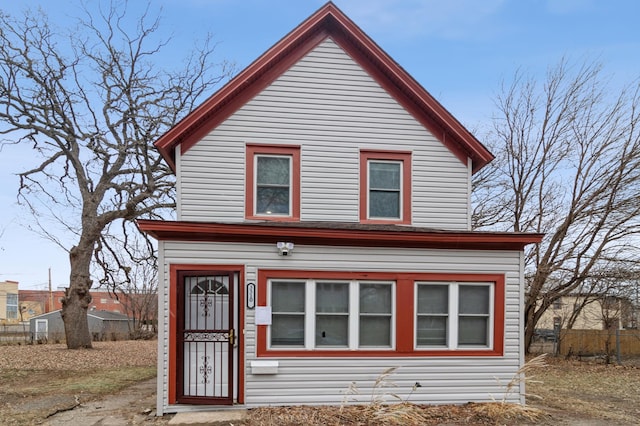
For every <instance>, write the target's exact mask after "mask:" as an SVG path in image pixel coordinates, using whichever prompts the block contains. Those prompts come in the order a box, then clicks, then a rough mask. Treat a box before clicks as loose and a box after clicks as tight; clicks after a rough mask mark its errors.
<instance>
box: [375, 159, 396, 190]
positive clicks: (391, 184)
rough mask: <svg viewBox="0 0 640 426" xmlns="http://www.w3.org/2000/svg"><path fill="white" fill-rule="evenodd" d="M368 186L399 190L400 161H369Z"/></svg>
mask: <svg viewBox="0 0 640 426" xmlns="http://www.w3.org/2000/svg"><path fill="white" fill-rule="evenodd" d="M369 188H370V189H395V190H398V191H399V190H400V163H377V162H375V161H370V162H369Z"/></svg>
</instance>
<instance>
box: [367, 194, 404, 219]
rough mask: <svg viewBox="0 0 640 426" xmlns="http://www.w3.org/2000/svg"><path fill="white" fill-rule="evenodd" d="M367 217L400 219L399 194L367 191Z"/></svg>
mask: <svg viewBox="0 0 640 426" xmlns="http://www.w3.org/2000/svg"><path fill="white" fill-rule="evenodd" d="M369 217H391V218H399V217H400V192H398V191H394V192H389V191H373V190H372V191H369Z"/></svg>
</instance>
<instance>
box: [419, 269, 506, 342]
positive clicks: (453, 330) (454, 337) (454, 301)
mask: <svg viewBox="0 0 640 426" xmlns="http://www.w3.org/2000/svg"><path fill="white" fill-rule="evenodd" d="M421 285H440V286H442V285H446V286H447V288H448V290H449V306H448V307H449V311H448V314H447V330H446V333H447V344H446V345H418V287H419V286H421ZM461 286H483V287H488V288H489V318H488V323H487V327H488V330H487V340H488V342H487V345H459V343H458V325H459V322H458V319H459V317H460V312H459V298H460V287H461ZM413 299H414V311H413V312H414V323H415V327H414V330H413V347H414V350H426V351H428V350H443V349H447V350H492V349H493V340H494V336H493V333H494V322H495V283H493V282H442V281H416V282H415V285H414V295H413ZM466 316H468V315H466Z"/></svg>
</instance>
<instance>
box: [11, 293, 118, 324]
mask: <svg viewBox="0 0 640 426" xmlns="http://www.w3.org/2000/svg"><path fill="white" fill-rule="evenodd" d="M91 296H92V297H93V300H92V301H91V305H89V309H92V310H93V309H95V310H99V311H109V312H118V313H121V314H125V315H127V314H128V312H127V307H126V306H125V304H123V303H122V300H123V295H118V298H116V296H115V295H114V294H113V293H109V292H108V291H92V292H91ZM18 297H19V300H20V309H21V311H22V320H23V321H28V320H29V319H30V318H32V317H34V316H36V315H40V314H44V313H47V312H52V311H56V310H58V309H62V298H63V297H64V290H55V291H52V292H49V291H48V290H20V291H19V296H18Z"/></svg>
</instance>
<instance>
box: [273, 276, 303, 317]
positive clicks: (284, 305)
mask: <svg viewBox="0 0 640 426" xmlns="http://www.w3.org/2000/svg"><path fill="white" fill-rule="evenodd" d="M304 288H305V283H303V282H286V281H278V282H274V283H271V310H272V312H304Z"/></svg>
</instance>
